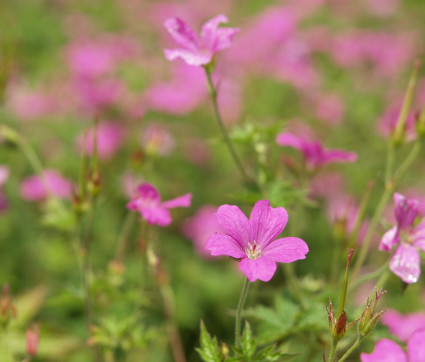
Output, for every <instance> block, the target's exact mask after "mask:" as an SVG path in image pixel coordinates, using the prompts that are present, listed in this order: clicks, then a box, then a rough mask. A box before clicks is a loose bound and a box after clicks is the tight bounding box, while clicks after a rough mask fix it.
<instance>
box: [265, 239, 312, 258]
mask: <svg viewBox="0 0 425 362" xmlns="http://www.w3.org/2000/svg"><path fill="white" fill-rule="evenodd" d="M307 253H308V246H307V244H306V243H305V241H304V240H301V239H300V238H294V237H288V238H283V239H277V240H275V241H273V242H271V243H270V244H269V245H268V246H267V247H266V248H265V249H264V250H263V251H262V253H261V255H262V256H266V257H268V258H270V259H272V260H273V261H277V262H279V263H292V262H293V261H295V260H300V259H305V255H306V254H307Z"/></svg>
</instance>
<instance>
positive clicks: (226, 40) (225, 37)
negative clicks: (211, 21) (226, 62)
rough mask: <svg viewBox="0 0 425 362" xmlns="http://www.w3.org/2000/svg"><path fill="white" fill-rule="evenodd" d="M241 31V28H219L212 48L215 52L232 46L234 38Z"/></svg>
mask: <svg viewBox="0 0 425 362" xmlns="http://www.w3.org/2000/svg"><path fill="white" fill-rule="evenodd" d="M237 33H239V28H219V29H217V31H216V33H215V41H214V43H213V45H212V47H211V48H210V50H211V51H212V52H213V53H215V52H218V51H220V50H225V49H228V48H230V47H231V46H232V43H233V38H234V37H235V35H236V34H237Z"/></svg>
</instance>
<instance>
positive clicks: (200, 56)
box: [164, 49, 212, 66]
mask: <svg viewBox="0 0 425 362" xmlns="http://www.w3.org/2000/svg"><path fill="white" fill-rule="evenodd" d="M164 54H165V57H166V58H167V59H168V60H174V59H177V58H181V59H183V60H184V61H185V62H186V63H187V64H189V65H194V66H199V65H205V64H208V63H209V62H211V59H212V53H210V52H205V53H201V52H198V51H191V50H186V49H165V50H164Z"/></svg>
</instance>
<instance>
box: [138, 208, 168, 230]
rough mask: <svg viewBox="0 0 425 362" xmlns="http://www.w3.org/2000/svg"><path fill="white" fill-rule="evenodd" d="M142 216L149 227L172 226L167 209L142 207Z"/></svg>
mask: <svg viewBox="0 0 425 362" xmlns="http://www.w3.org/2000/svg"><path fill="white" fill-rule="evenodd" d="M139 212H140V214H141V215H142V217H143V218H144V219H145V220H146V222H147V223H148V224H149V225H154V224H156V225H159V226H168V225H170V224H171V221H172V219H171V214H170V212H169V211H168V210H167V209H166V208H165V207H161V206H158V207H141V208H140V209H139Z"/></svg>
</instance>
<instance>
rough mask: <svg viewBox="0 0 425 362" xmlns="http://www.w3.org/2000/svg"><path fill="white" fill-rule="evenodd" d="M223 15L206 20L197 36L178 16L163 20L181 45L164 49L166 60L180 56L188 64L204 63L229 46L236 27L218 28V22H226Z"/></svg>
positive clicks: (236, 30)
mask: <svg viewBox="0 0 425 362" xmlns="http://www.w3.org/2000/svg"><path fill="white" fill-rule="evenodd" d="M227 22H228V19H227V17H226V16H225V15H218V16H216V17H214V18H212V19H211V20H209V21H207V22H206V23H205V24H204V25H203V26H202V29H201V37H200V38H199V37H198V36H197V35H196V34H195V32H194V31H193V30H192V28H191V27H190V26H189V25H188V24H186V23H185V22H184V21H182V20H180V19H179V18H169V19H167V20H166V21H165V22H164V26H165V28H166V29H167V30H168V32H169V33H170V35H171V36H172V38H173V39H174V41H175V42H176V43H177V44H178V45H180V46H181V48H176V49H172V50H170V49H166V50H165V51H164V54H165V57H166V58H167V59H168V60H174V59H177V58H182V59H183V60H184V61H185V62H186V63H187V64H189V65H195V66H199V65H206V64H208V63H210V62H211V61H212V59H213V57H214V55H215V54H216V53H217V52H219V51H220V50H224V49H227V48H230V46H231V45H232V41H233V37H234V36H235V34H236V33H237V32H238V31H239V29H238V28H219V27H218V26H219V25H220V23H227Z"/></svg>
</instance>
